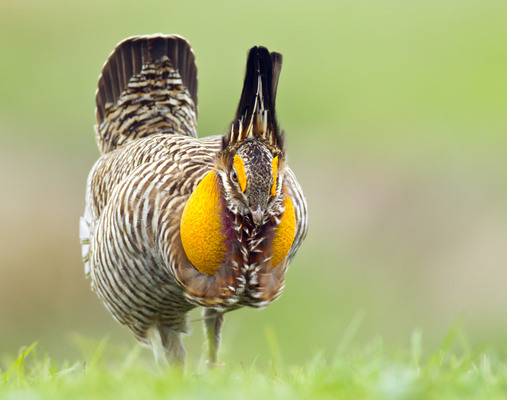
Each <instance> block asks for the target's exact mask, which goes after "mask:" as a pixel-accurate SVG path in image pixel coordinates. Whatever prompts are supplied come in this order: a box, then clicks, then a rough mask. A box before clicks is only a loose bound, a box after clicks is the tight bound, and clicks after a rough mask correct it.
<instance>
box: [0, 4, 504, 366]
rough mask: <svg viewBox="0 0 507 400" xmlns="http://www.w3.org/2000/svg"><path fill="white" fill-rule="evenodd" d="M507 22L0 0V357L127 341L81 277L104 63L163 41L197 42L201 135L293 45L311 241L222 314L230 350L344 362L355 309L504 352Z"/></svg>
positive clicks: (401, 338)
mask: <svg viewBox="0 0 507 400" xmlns="http://www.w3.org/2000/svg"><path fill="white" fill-rule="evenodd" d="M506 21H507V2H503V1H478V0H477V1H470V0H438V1H437V0H425V1H423V0H421V1H401V0H386V1H376V0H364V1H323V0H316V1H313V2H307V1H285V2H283V1H279V2H275V1H272V0H271V1H265V0H258V1H255V2H242V1H225V0H223V1H214V2H210V1H181V0H180V1H169V0H165V1H139V0H137V1H119V0H118V1H105V0H101V1H97V0H91V1H86V2H74V1H61V0H60V1H56V0H44V1H42V0H2V1H1V2H0V188H1V189H0V190H1V192H0V193H1V195H0V227H1V229H0V353H4V352H8V353H15V352H16V351H17V349H18V348H19V347H20V346H22V345H27V344H30V343H32V342H33V341H35V340H39V351H41V350H47V351H49V352H50V354H51V355H53V356H56V357H58V358H60V359H69V360H71V361H73V360H75V359H77V357H78V354H79V353H78V350H77V348H76V347H75V345H74V344H73V341H72V339H71V337H72V333H73V332H79V333H80V334H83V335H86V336H88V337H90V338H96V339H101V338H103V337H104V336H105V335H109V336H110V338H111V341H113V342H115V343H125V344H126V345H127V346H132V345H134V343H135V341H134V339H132V338H131V336H130V334H129V333H128V331H127V330H126V329H125V328H122V327H120V326H119V325H118V324H117V323H116V322H115V321H114V320H113V319H112V318H111V316H110V315H109V314H108V312H107V311H106V309H105V308H104V307H103V306H102V304H101V303H100V302H99V300H98V298H97V297H96V295H95V294H94V293H92V292H91V291H90V288H89V286H90V281H89V280H85V279H84V274H83V265H82V263H81V256H80V246H79V238H78V222H79V217H80V216H81V215H82V212H83V210H84V204H85V198H84V195H85V184H86V178H87V174H88V171H89V170H90V168H91V166H92V165H93V163H94V162H95V161H96V159H97V158H98V150H97V148H96V145H95V141H94V132H93V125H94V93H95V89H96V83H97V78H98V76H99V73H100V71H101V68H102V65H103V63H104V62H105V60H106V59H107V57H108V55H109V53H110V52H111V51H112V50H113V49H114V46H115V45H116V44H117V43H118V42H119V41H120V40H122V39H124V38H125V37H128V36H132V35H139V34H151V33H157V32H163V33H178V34H180V35H182V36H184V37H186V38H187V39H188V40H190V42H191V43H192V45H193V48H194V50H195V53H196V57H197V63H198V66H199V133H200V135H201V136H205V135H212V134H222V133H224V132H225V130H226V127H227V124H228V123H229V122H230V120H231V118H232V117H233V114H234V111H235V107H236V105H237V101H238V100H239V95H240V91H241V85H242V78H243V74H244V67H245V61H246V53H247V50H248V49H249V48H250V47H251V46H253V45H264V46H267V47H268V48H269V49H270V50H272V51H273V50H276V51H279V52H281V53H282V54H283V55H284V67H283V70H282V75H281V79H280V86H279V90H278V115H279V119H280V122H281V125H282V127H283V128H284V129H285V130H286V132H287V138H288V148H289V157H290V165H291V167H292V169H293V170H294V171H295V172H296V174H297V177H298V179H299V181H300V183H301V185H302V186H303V188H304V191H305V194H306V197H307V200H308V205H309V212H310V232H309V235H308V237H307V240H306V242H305V243H304V245H303V247H302V248H301V250H300V252H299V254H298V256H297V257H296V259H295V261H294V262H293V264H292V265H291V268H290V271H289V274H288V277H287V285H286V290H285V293H284V295H283V296H282V297H281V299H280V300H278V301H277V302H275V303H274V304H272V305H271V306H270V307H269V308H267V309H266V310H263V311H261V312H258V311H254V310H250V309H243V310H239V311H235V312H234V313H231V314H229V315H228V316H227V318H226V325H225V329H224V346H223V352H222V359H223V360H224V361H227V362H229V363H231V362H232V363H237V362H240V361H241V362H243V363H244V364H245V365H249V364H251V363H252V362H253V361H254V359H255V358H256V357H257V356H258V357H259V358H258V360H259V361H258V362H260V363H266V362H269V360H270V359H271V357H272V354H273V353H272V351H271V350H270V348H271V347H273V342H274V339H273V332H274V333H275V335H276V337H277V339H278V342H279V346H280V351H281V353H282V355H283V357H284V359H285V362H286V363H302V362H304V361H307V360H309V359H310V358H312V357H313V356H314V355H315V353H316V352H317V351H318V350H323V351H324V354H325V355H326V356H332V355H333V353H334V351H335V348H336V346H337V344H338V342H339V340H340V337H342V335H343V332H344V331H345V329H346V327H347V326H348V325H349V323H350V321H351V320H352V319H353V318H354V315H356V314H357V313H358V312H359V313H362V315H364V320H363V323H362V325H361V327H360V328H359V331H358V333H357V338H356V340H357V341H359V342H360V343H363V342H366V341H368V340H370V339H372V338H374V337H376V336H377V335H381V336H382V337H383V340H384V341H385V342H386V343H388V344H396V345H401V346H404V345H406V344H407V343H408V342H409V338H410V334H411V332H412V331H413V330H414V329H415V328H421V329H422V332H423V342H424V345H425V349H426V350H427V351H432V350H434V349H435V347H436V346H437V345H438V343H440V341H441V340H442V339H443V337H444V335H445V333H446V332H447V331H448V329H449V327H450V326H451V325H452V323H453V322H454V321H455V320H456V319H457V318H460V317H463V326H464V328H465V330H466V332H467V333H468V335H469V336H470V340H471V342H472V344H473V345H475V346H482V345H484V344H485V343H492V344H494V345H496V346H497V347H498V348H499V349H501V350H502V351H505V350H507V339H506V337H507V290H506V289H505V288H506V283H507V268H506V264H507V245H506V243H507V205H506V202H505V199H506V198H507V157H506V154H507V132H506V128H507V23H506ZM199 315H200V313H199V312H194V313H192V318H198V317H199ZM191 325H192V327H193V331H194V332H193V334H192V336H190V337H188V338H186V339H185V343H186V347H187V350H188V353H189V359H190V362H191V363H192V362H197V360H198V359H199V357H200V356H201V351H202V343H203V335H202V327H201V323H200V322H193V323H192V324H191ZM146 356H147V357H150V354H149V353H148V352H146Z"/></svg>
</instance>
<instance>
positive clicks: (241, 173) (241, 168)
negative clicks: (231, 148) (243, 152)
mask: <svg viewBox="0 0 507 400" xmlns="http://www.w3.org/2000/svg"><path fill="white" fill-rule="evenodd" d="M234 168H235V169H236V172H237V174H238V181H239V186H240V187H241V191H242V192H245V190H246V173H245V163H244V162H243V159H242V158H241V157H240V156H238V155H237V154H236V155H235V156H234Z"/></svg>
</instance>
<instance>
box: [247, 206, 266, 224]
mask: <svg viewBox="0 0 507 400" xmlns="http://www.w3.org/2000/svg"><path fill="white" fill-rule="evenodd" d="M250 212H251V213H252V219H253V222H254V224H255V226H256V227H257V228H258V227H259V225H260V224H262V220H263V218H264V211H262V210H261V206H260V205H259V206H257V210H255V211H252V210H250Z"/></svg>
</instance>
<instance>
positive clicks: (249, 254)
mask: <svg viewBox="0 0 507 400" xmlns="http://www.w3.org/2000/svg"><path fill="white" fill-rule="evenodd" d="M281 67H282V55H281V54H280V53H276V52H269V51H268V50H267V48H265V47H262V46H255V47H252V48H251V49H250V50H249V52H248V56H247V65H246V73H245V78H244V84H243V88H242V92H241V97H240V100H239V104H238V107H237V110H236V113H235V115H234V118H233V120H232V122H231V123H230V125H227V126H228V128H227V129H226V130H225V133H221V134H218V135H213V136H205V137H197V115H198V107H197V66H196V62H195V54H194V52H193V50H192V48H191V46H190V43H189V42H188V41H187V40H186V39H185V38H183V37H182V36H179V35H164V34H155V35H145V36H133V37H129V38H127V39H125V40H123V41H121V42H120V43H119V44H118V45H117V46H116V48H115V49H114V51H113V52H112V53H111V54H110V56H109V58H108V59H107V61H106V63H105V64H104V66H103V68H102V73H101V75H100V76H99V80H98V89H97V91H96V94H95V102H96V110H95V116H96V125H95V138H96V142H97V145H98V148H99V151H100V158H99V159H98V160H97V162H96V163H95V164H94V166H93V167H92V169H91V171H90V173H89V176H88V180H87V187H86V206H85V211H84V216H83V217H81V219H80V239H81V245H82V257H83V261H84V266H85V275H86V276H87V277H89V278H91V288H92V290H93V291H95V292H96V294H97V295H98V297H99V299H100V300H101V301H102V302H103V303H104V305H105V306H106V308H107V309H108V310H109V312H110V313H111V314H112V316H113V317H114V319H115V320H116V321H118V322H119V323H120V324H122V325H124V326H126V327H127V328H128V329H129V330H130V331H131V333H132V334H133V335H134V337H135V338H136V339H137V340H138V341H139V342H140V343H141V345H143V346H145V347H148V348H152V349H153V351H154V352H155V357H157V358H158V359H163V360H167V362H168V364H169V365H176V366H180V367H181V366H184V364H185V356H186V352H185V349H184V346H183V344H182V335H185V334H189V333H190V331H189V327H188V316H187V313H188V312H189V311H190V310H192V309H194V308H196V307H202V308H203V321H204V330H205V340H206V342H207V350H206V351H207V361H206V365H207V366H210V367H213V366H216V365H222V364H223V363H221V362H220V361H219V358H218V350H219V345H220V339H221V330H222V325H223V322H224V314H225V313H227V312H229V311H233V310H236V309H238V308H241V307H252V308H257V309H260V308H264V307H266V306H268V305H269V304H271V303H272V302H273V301H274V300H276V299H277V298H278V297H279V296H280V295H281V293H282V291H283V289H284V286H285V276H286V272H287V269H288V266H289V263H290V262H291V260H292V259H293V258H294V256H295V255H296V253H297V252H298V249H299V248H300V246H301V244H302V242H303V240H304V239H305V237H306V234H307V230H308V228H307V227H308V212H307V204H306V199H305V196H304V194H303V191H302V189H301V186H300V185H299V183H298V181H297V180H296V177H295V174H294V173H293V172H292V170H291V169H290V168H289V167H288V165H287V149H286V144H285V133H284V131H282V130H280V127H279V124H278V121H277V117H276V113H275V99H276V92H277V87H278V80H279V76H280V71H281Z"/></svg>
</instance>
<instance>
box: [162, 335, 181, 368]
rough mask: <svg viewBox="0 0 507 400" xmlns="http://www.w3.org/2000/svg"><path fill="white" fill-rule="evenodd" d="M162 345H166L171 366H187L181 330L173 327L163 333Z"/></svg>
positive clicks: (165, 348)
mask: <svg viewBox="0 0 507 400" xmlns="http://www.w3.org/2000/svg"><path fill="white" fill-rule="evenodd" d="M161 336H162V345H163V346H164V350H165V355H166V357H167V360H168V361H169V365H170V366H171V367H173V366H174V367H177V368H179V369H181V370H183V368H184V367H185V356H186V352H185V348H184V347H183V342H182V341H181V332H176V331H173V330H171V329H167V330H165V332H163V333H162V335H161Z"/></svg>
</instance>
